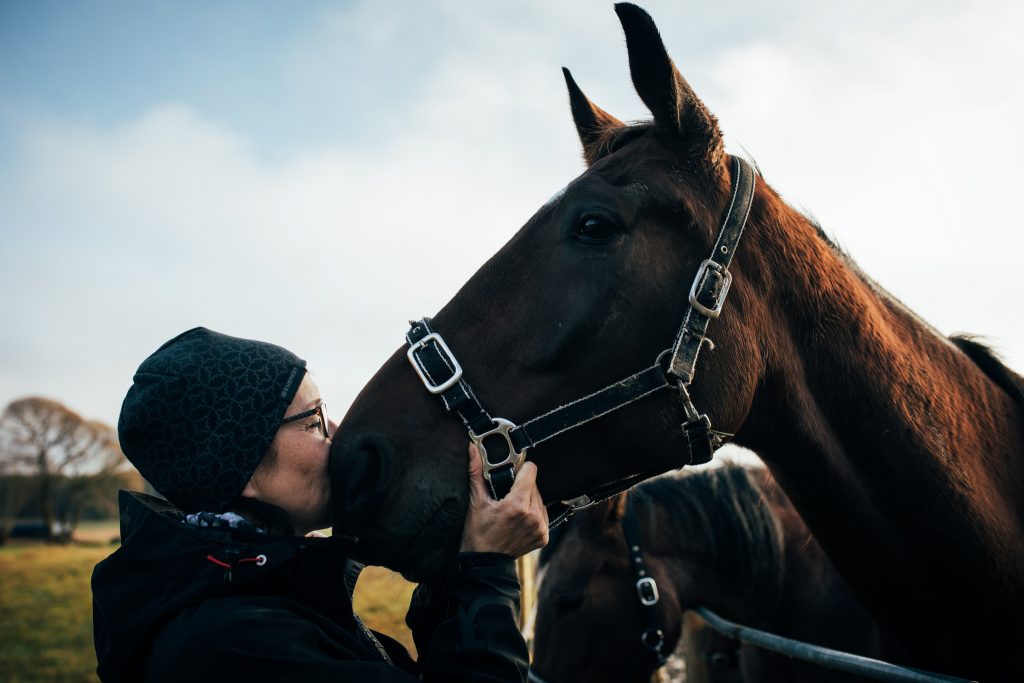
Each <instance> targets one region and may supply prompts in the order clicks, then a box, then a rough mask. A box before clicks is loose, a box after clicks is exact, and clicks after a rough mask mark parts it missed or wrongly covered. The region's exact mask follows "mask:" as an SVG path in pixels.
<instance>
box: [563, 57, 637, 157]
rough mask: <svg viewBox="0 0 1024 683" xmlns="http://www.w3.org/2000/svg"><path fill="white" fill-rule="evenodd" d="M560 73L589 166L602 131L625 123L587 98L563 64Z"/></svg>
mask: <svg viewBox="0 0 1024 683" xmlns="http://www.w3.org/2000/svg"><path fill="white" fill-rule="evenodd" d="M562 74H563V75H564V76H565V85H566V86H567V87H568V88H569V107H570V108H571V109H572V120H573V121H575V122H576V132H577V133H579V135H580V142H582V143H583V157H584V158H585V159H586V160H587V166H589V165H590V164H592V163H594V161H595V160H596V159H597V157H598V156H599V155H600V147H601V137H602V133H604V132H605V131H606V130H608V129H609V128H621V127H622V126H624V125H626V124H624V123H623V122H622V121H619V120H618V119H617V118H615V117H614V116H612V115H611V114H609V113H608V112H606V111H605V110H604V109H601V107H599V106H597V105H596V104H594V103H593V102H591V101H590V100H589V99H587V96H586V95H584V94H583V91H582V90H580V87H579V86H578V85H576V81H575V80H573V77H572V74H571V73H569V70H568V69H566V68H565V67H564V66H563V67H562Z"/></svg>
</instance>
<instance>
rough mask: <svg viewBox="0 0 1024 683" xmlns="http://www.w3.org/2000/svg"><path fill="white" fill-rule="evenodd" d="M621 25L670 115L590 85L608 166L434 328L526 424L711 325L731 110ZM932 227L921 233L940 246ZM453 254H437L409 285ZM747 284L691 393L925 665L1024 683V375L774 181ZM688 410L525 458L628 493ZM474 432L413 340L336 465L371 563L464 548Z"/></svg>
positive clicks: (747, 267) (360, 407) (424, 569)
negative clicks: (920, 307)
mask: <svg viewBox="0 0 1024 683" xmlns="http://www.w3.org/2000/svg"><path fill="white" fill-rule="evenodd" d="M616 12H617V14H618V16H619V19H620V20H621V22H622V25H623V28H624V30H625V34H626V43H627V49H628V53H629V62H630V71H631V74H632V78H633V83H634V85H635V87H636V89H637V92H638V93H639V95H640V97H641V99H642V100H643V101H644V102H645V104H646V105H647V106H648V108H649V109H650V110H651V112H652V113H653V115H654V118H653V121H652V122H648V123H641V124H635V125H626V124H623V123H621V122H620V121H618V120H617V119H615V118H614V117H613V116H611V115H610V114H608V113H606V112H605V111H603V110H601V109H600V108H598V107H597V106H595V105H593V104H592V103H591V102H590V101H589V100H588V99H587V98H586V97H585V96H584V95H583V93H582V92H581V91H580V90H579V88H578V87H577V86H576V85H575V83H574V82H573V80H572V79H571V77H570V76H569V75H568V72H566V79H567V82H568V84H569V92H570V103H571V107H572V112H573V117H574V119H575V121H576V124H577V128H578V131H579V135H580V139H581V140H582V142H583V148H584V156H585V158H586V161H587V163H588V168H587V170H586V171H585V172H584V173H583V174H582V175H581V176H580V177H578V178H577V179H576V180H574V181H573V182H572V183H570V184H569V186H568V187H566V188H565V190H564V191H562V192H561V193H559V194H558V195H556V196H555V197H554V198H553V199H552V200H551V201H549V202H548V203H547V204H545V205H544V206H543V207H541V208H540V210H539V211H538V212H537V213H536V214H535V215H534V216H533V217H532V218H531V219H530V220H529V221H528V222H527V223H526V225H525V226H523V227H522V228H521V229H520V230H519V231H518V232H517V233H516V234H515V235H514V236H513V237H512V239H511V240H510V241H509V242H508V243H507V244H506V245H505V246H504V247H503V248H502V249H501V250H499V251H498V253H496V254H495V255H494V256H493V257H492V258H491V259H490V260H489V261H488V262H487V263H485V264H484V265H483V266H482V267H481V268H480V270H479V271H477V273H476V274H475V275H474V276H473V277H472V278H471V279H470V280H469V281H468V282H467V283H466V284H465V285H464V286H463V288H462V289H461V290H460V291H459V292H458V293H457V294H456V296H455V297H454V298H453V299H452V300H451V301H450V302H449V303H448V304H446V305H445V306H444V308H443V309H442V310H441V311H440V312H439V313H438V314H437V315H436V317H435V318H434V320H433V323H432V324H433V328H434V329H435V330H437V331H439V332H440V333H441V334H442V335H443V337H444V339H445V340H446V341H447V342H448V345H449V346H450V347H451V349H452V351H453V353H454V354H455V355H456V356H457V357H458V359H459V361H461V363H462V365H463V367H464V368H465V377H466V378H468V379H469V381H471V383H472V386H473V389H474V391H475V395H476V397H477V398H479V400H480V401H481V402H482V403H483V404H484V405H485V406H488V407H489V408H490V409H491V410H494V411H495V412H496V414H498V415H501V416H502V417H504V418H508V419H509V420H511V421H513V422H517V423H522V422H523V421H525V420H527V419H529V418H532V417H533V416H535V415H538V414H540V413H544V412H545V411H546V410H548V409H550V408H553V407H556V406H561V405H564V404H567V403H570V402H572V401H574V400H575V399H577V398H578V397H580V396H581V395H584V394H588V393H590V392H592V391H595V390H596V389H599V388H601V387H604V386H606V385H609V384H610V383H613V382H616V381H617V380H620V379H621V378H623V377H625V376H628V375H631V374H632V373H635V372H637V371H638V370H641V369H643V368H646V367H649V366H651V365H652V364H653V363H655V359H656V358H659V355H660V354H661V352H662V351H663V350H664V349H665V348H666V347H669V346H671V345H672V344H673V340H674V339H675V338H676V335H677V331H678V329H679V324H680V320H682V319H683V317H684V316H685V315H688V314H687V311H688V310H693V309H692V307H691V306H690V305H689V304H688V291H689V289H690V285H691V282H692V281H693V280H694V277H695V273H698V269H700V272H702V273H705V274H706V272H705V271H704V269H702V268H701V263H702V261H703V260H705V259H707V258H708V255H709V253H710V252H711V249H712V245H713V244H714V243H715V240H716V235H717V234H718V232H719V228H720V226H722V225H723V221H724V220H725V216H726V213H727V212H728V209H729V207H730V206H731V205H732V204H731V202H732V184H733V181H734V180H736V178H734V177H733V176H734V175H735V173H736V169H739V168H740V166H739V165H735V164H732V163H731V161H730V158H729V157H728V156H727V155H726V154H725V152H724V151H723V142H722V136H721V133H720V131H719V127H718V123H717V120H716V119H715V117H714V116H713V115H712V114H711V113H710V111H709V110H708V109H707V107H706V106H705V105H704V104H703V103H702V102H701V101H700V99H698V97H697V96H696V94H695V93H694V92H693V91H692V89H691V88H690V86H689V85H688V84H687V82H686V81H685V79H684V78H683V77H682V76H681V75H680V73H679V72H678V71H677V69H676V67H675V65H674V64H673V63H672V61H671V60H670V58H669V57H668V55H667V53H666V51H665V48H664V45H663V44H662V41H661V38H660V35H659V34H658V31H657V28H656V27H655V25H654V23H653V21H652V20H651V18H650V17H649V16H648V15H647V14H646V13H645V12H643V10H641V9H639V8H637V7H635V6H633V5H628V4H621V5H617V6H616ZM825 161H826V160H823V162H825ZM822 172H823V173H827V172H828V171H827V164H826V163H823V170H822ZM851 191H854V190H853V189H852V188H851ZM907 201H927V198H926V197H912V196H908V197H907ZM497 218H498V217H495V216H486V215H484V216H481V217H480V220H481V221H493V220H497ZM926 228H927V226H917V227H916V228H913V229H917V230H920V231H921V234H922V244H925V245H926V244H927V241H928V239H931V237H930V236H929V235H928V233H927V232H926ZM908 229H912V228H910V227H908ZM966 238H967V234H965V235H964V239H966ZM444 258H445V245H444V244H438V245H437V249H436V250H434V251H433V252H432V253H430V254H424V255H423V264H424V269H423V272H421V273H411V274H410V278H417V277H429V272H430V269H431V268H437V267H443V265H444ZM906 258H907V260H908V261H910V260H912V259H914V258H917V255H915V254H907V255H906ZM728 270H729V271H731V274H732V288H731V291H730V292H729V299H728V302H727V304H726V306H725V309H724V311H723V312H722V313H721V317H720V318H718V319H717V320H714V322H713V324H712V325H711V327H710V334H711V336H712V337H713V339H714V346H713V347H712V346H711V345H710V344H708V343H703V346H704V351H703V352H702V353H701V355H700V361H701V364H700V366H699V368H698V372H697V374H696V377H695V378H694V380H693V381H692V383H690V384H689V385H688V389H689V395H690V396H691V397H692V400H693V404H694V405H695V406H697V407H698V409H699V410H700V411H702V413H705V414H706V415H707V416H708V417H709V418H710V420H711V423H712V424H713V425H714V426H715V428H717V429H719V430H722V431H725V432H730V433H733V434H735V441H736V443H738V444H740V445H743V446H747V447H749V448H751V449H752V450H754V451H756V452H758V453H759V454H761V456H762V457H763V458H764V460H765V462H766V463H767V465H768V467H769V468H770V469H771V471H772V474H773V476H774V477H775V479H776V480H777V481H778V482H779V484H780V485H781V486H782V488H783V489H784V490H785V491H786V493H787V495H788V496H789V497H790V499H791V500H792V501H793V504H794V506H795V507H796V509H797V510H799V511H800V514H801V516H802V517H803V518H804V520H805V522H806V523H807V525H808V527H809V528H810V529H811V531H812V532H813V533H814V536H815V538H817V539H818V542H819V543H820V544H821V546H822V548H824V550H825V552H826V553H827V554H828V556H829V558H830V559H831V561H832V563H833V564H834V565H835V566H836V568H837V569H838V570H839V571H840V572H841V574H842V575H843V576H844V577H845V578H846V579H847V581H848V582H849V583H850V585H851V586H852V587H853V588H854V590H855V591H856V592H857V593H858V595H859V596H860V598H861V600H862V602H863V603H864V604H865V605H866V606H867V607H868V609H869V610H870V612H871V613H872V615H873V616H874V617H875V619H876V621H877V622H878V623H879V624H880V626H881V627H882V628H883V630H884V631H885V632H886V634H887V635H888V636H890V637H892V638H893V639H894V640H895V641H896V642H898V643H900V644H901V645H902V647H903V648H904V649H905V650H906V651H907V652H908V653H910V658H909V662H910V663H913V664H917V665H919V666H921V667H922V668H926V669H930V670H934V671H939V672H942V673H950V674H959V675H965V676H974V677H978V678H982V679H985V680H994V679H1016V680H1020V679H1021V678H1022V677H1024V648H1022V647H1021V643H1022V642H1024V420H1022V419H1021V418H1022V411H1021V403H1022V391H1021V388H1020V387H1021V386H1022V384H1021V379H1020V378H1019V377H1017V376H1015V375H1013V374H1012V373H1010V372H1009V371H1008V370H1006V369H1005V368H1004V367H1003V366H1002V365H1000V364H999V363H998V361H996V360H995V359H993V358H992V357H991V356H990V355H989V354H988V353H987V352H986V351H985V350H984V349H982V348H974V349H973V351H972V354H967V353H964V351H962V350H961V349H960V348H958V347H957V346H956V345H954V344H952V343H950V342H949V341H948V340H947V339H945V338H944V337H942V336H941V335H939V334H937V333H936V331H935V330H933V329H932V328H931V327H929V326H928V325H927V324H926V323H924V322H923V321H922V320H921V319H919V318H918V317H917V316H916V315H914V314H913V313H912V312H911V311H909V310H907V309H906V308H905V307H904V306H903V305H902V304H901V303H900V302H899V301H897V300H896V299H894V298H893V297H892V296H890V295H888V294H887V293H886V292H884V291H883V290H882V289H881V288H879V287H878V286H877V285H876V284H875V283H874V282H872V281H871V280H870V279H869V278H868V277H867V276H866V275H864V274H863V273H862V272H861V271H860V270H859V269H858V268H857V267H856V265H855V264H854V263H853V262H852V261H851V259H850V258H849V257H848V256H847V255H845V254H844V253H842V252H841V251H840V250H839V249H837V248H836V247H835V245H834V244H832V243H831V242H830V241H829V240H828V239H827V237H826V236H825V235H824V233H823V232H822V230H821V229H819V227H818V226H817V225H815V224H814V223H813V222H812V221H810V220H809V219H808V218H807V217H806V216H804V215H802V214H801V213H799V212H798V211H796V210H794V209H793V208H791V207H789V206H787V205H786V204H785V202H783V201H782V199H781V198H780V197H779V195H778V194H777V193H776V192H775V191H774V190H773V189H772V188H771V187H770V186H769V185H768V184H767V183H766V182H763V181H761V180H760V179H759V180H758V182H757V183H756V189H755V191H754V194H753V197H752V203H751V209H750V213H749V219H748V220H747V223H746V230H745V233H744V235H743V241H742V242H741V243H740V244H739V247H738V249H737V250H735V259H734V260H733V261H732V264H731V266H730V267H729V269H728ZM964 284H965V286H976V287H977V289H978V295H979V296H983V295H984V296H992V295H993V293H992V292H991V291H989V290H988V288H986V287H985V285H984V283H974V284H972V283H964ZM705 303H707V302H705ZM690 341H692V338H690ZM976 361H980V362H976ZM683 419H684V415H683V411H682V410H681V409H680V400H679V396H677V395H675V393H674V392H673V391H656V392H654V393H652V394H651V395H650V396H648V397H646V398H643V399H641V400H638V401H636V402H633V403H631V404H630V405H628V406H626V407H623V408H621V409H620V410H617V411H615V412H613V413H611V414H610V415H607V416H605V417H602V418H600V419H597V420H594V421H593V422H590V423H588V424H587V425H586V426H584V427H583V428H580V429H575V430H571V431H568V432H565V433H564V434H562V435H560V436H556V437H555V438H552V439H551V440H549V441H547V442H545V443H543V444H541V445H539V446H537V447H535V448H531V449H530V450H529V451H528V453H527V456H528V457H529V458H531V459H532V460H534V461H536V462H537V464H538V467H539V469H540V487H541V492H542V494H543V495H544V498H545V500H547V501H558V500H565V499H571V498H574V497H576V496H579V495H580V494H584V493H593V492H595V491H604V492H614V491H615V490H617V489H621V488H622V487H624V486H628V485H630V484H631V483H635V482H636V481H638V480H640V479H642V478H644V477H647V476H651V475H653V474H656V473H660V472H665V471H668V470H670V469H674V468H678V467H679V466H680V465H681V464H684V463H686V462H688V461H689V458H688V457H685V456H683V455H681V454H684V453H686V452H687V448H688V441H687V439H686V438H685V437H684V436H683V434H682V432H681V430H680V428H679V423H680V422H681V421H682V420H683ZM685 419H688V421H689V419H690V413H689V412H687V414H686V418H685ZM466 439H467V437H466V431H465V429H464V428H463V427H462V426H461V425H460V424H459V421H458V420H457V419H455V418H454V417H452V416H451V415H448V414H447V413H446V412H445V410H444V408H443V406H442V405H441V402H440V401H438V400H437V398H436V397H434V396H432V395H431V394H430V393H428V392H427V391H425V390H424V386H423V382H422V381H421V380H420V378H419V377H417V375H416V373H415V372H414V371H413V369H412V368H411V367H410V366H409V363H408V361H407V358H406V348H404V347H403V348H401V349H399V350H398V351H397V352H396V353H395V354H394V356H392V357H391V358H390V359H389V360H388V361H387V362H385V364H384V365H383V367H382V368H381V369H380V370H379V371H378V373H377V374H376V375H375V376H374V378H373V379H372V380H371V381H370V383H369V384H368V385H367V386H366V387H365V388H364V390H363V392H362V393H361V394H360V395H359V397H357V399H356V401H355V402H354V404H353V405H352V407H351V409H350V410H349V413H348V415H347V416H346V418H345V420H344V424H343V425H342V426H341V429H340V431H339V434H338V436H337V438H336V440H335V442H334V448H333V452H332V472H333V473H334V475H335V482H336V486H335V490H336V491H337V492H338V495H337V496H336V500H338V501H339V505H338V507H337V510H336V523H337V524H338V525H339V527H343V528H346V529H347V530H348V531H350V532H351V533H354V534H355V535H358V536H359V537H360V538H361V539H362V540H361V541H360V546H359V547H360V552H361V553H362V555H363V557H364V558H365V559H367V560H368V561H370V562H374V563H380V564H386V565H388V566H390V567H393V568H395V569H398V570H400V571H403V572H404V573H405V574H406V575H407V576H409V577H419V576H423V575H425V574H427V573H429V572H431V571H434V570H436V569H437V568H438V567H439V566H440V565H441V564H442V563H443V562H444V561H445V560H446V558H448V557H450V556H451V555H452V553H454V551H455V550H456V549H457V548H458V535H459V532H460V530H461V526H462V518H463V515H464V512H465V509H466V491H467V486H466V473H465V470H466V467H465V459H466ZM623 454H629V455H628V456H623Z"/></svg>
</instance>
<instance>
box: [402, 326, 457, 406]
mask: <svg viewBox="0 0 1024 683" xmlns="http://www.w3.org/2000/svg"><path fill="white" fill-rule="evenodd" d="M431 341H434V342H437V346H438V348H439V349H440V350H441V352H442V357H443V358H444V360H445V361H446V362H448V364H449V365H450V366H451V367H453V368H455V370H454V371H453V374H452V376H451V377H450V378H448V379H446V380H445V381H443V382H441V383H440V384H434V381H433V380H432V379H430V378H429V377H427V373H426V372H424V370H423V368H422V367H421V366H420V364H419V361H418V360H417V358H416V352H417V351H419V350H420V349H424V348H426V346H427V344H429V343H430V342H431ZM405 356H406V358H408V359H409V363H410V364H411V365H412V367H413V369H414V370H415V371H416V374H417V375H419V376H420V380H422V381H423V386H425V387H426V388H427V391H429V392H430V393H432V394H443V393H444V392H446V391H448V390H449V389H451V388H452V387H453V386H455V385H456V384H457V383H458V381H459V380H460V379H462V366H461V365H459V361H457V360H455V356H454V355H453V354H452V350H451V349H449V348H448V345H447V344H445V343H444V339H442V338H441V335H439V334H438V333H437V332H431V333H430V334H428V335H427V336H426V337H424V338H423V339H420V340H419V341H418V342H416V343H415V344H411V345H410V346H409V350H408V351H406V352H405Z"/></svg>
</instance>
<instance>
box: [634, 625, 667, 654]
mask: <svg viewBox="0 0 1024 683" xmlns="http://www.w3.org/2000/svg"><path fill="white" fill-rule="evenodd" d="M640 642H641V643H643V644H644V645H645V646H646V647H648V648H650V649H651V650H653V651H654V652H657V653H659V654H660V653H661V646H662V645H664V644H665V632H664V631H662V630H661V629H660V628H649V629H647V630H646V631H644V632H643V633H642V634H641V635H640Z"/></svg>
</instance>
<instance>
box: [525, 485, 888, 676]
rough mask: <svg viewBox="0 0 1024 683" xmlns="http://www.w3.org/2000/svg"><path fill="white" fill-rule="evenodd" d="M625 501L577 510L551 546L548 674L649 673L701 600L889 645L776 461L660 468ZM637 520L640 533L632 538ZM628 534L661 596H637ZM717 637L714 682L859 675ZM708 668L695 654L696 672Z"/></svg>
mask: <svg viewBox="0 0 1024 683" xmlns="http://www.w3.org/2000/svg"><path fill="white" fill-rule="evenodd" d="M628 497H629V501H628V506H627V494H621V495H620V496H618V497H616V498H613V499H611V500H609V501H607V502H606V503H604V504H602V505H600V506H595V507H594V508H591V509H589V510H587V511H586V512H584V513H581V514H579V515H577V517H576V518H575V519H573V520H572V521H570V522H569V523H568V524H565V525H564V526H562V527H560V528H559V529H557V530H556V531H554V532H553V533H552V538H551V543H550V544H549V545H548V547H547V548H545V549H544V551H543V552H542V553H541V564H540V567H541V569H540V575H541V576H542V577H543V578H542V580H541V582H540V593H539V596H538V610H537V621H536V624H537V626H536V632H535V635H534V661H533V666H532V667H531V672H532V673H534V674H536V676H537V677H539V678H540V679H543V680H544V681H545V682H546V683H564V682H567V681H589V682H590V683H600V682H602V681H608V682H609V683H613V682H614V683H625V682H626V681H637V682H642V681H648V680H649V679H650V677H651V674H652V672H653V670H654V669H655V668H656V667H657V665H658V664H659V663H660V660H661V659H662V657H663V656H664V655H665V654H667V653H669V652H672V651H674V650H675V649H676V645H677V643H678V641H679V639H680V637H681V636H682V635H684V634H683V612H684V611H686V610H689V609H693V608H695V607H707V608H708V609H710V610H712V611H714V612H716V613H717V614H720V615H722V616H723V617H725V618H726V619H729V620H732V621H737V622H740V623H742V624H745V625H748V626H753V627H755V628H760V629H763V630H767V631H770V632H772V633H777V634H780V635H784V636H787V637H790V638H796V639H798V640H803V641H807V642H812V643H815V644H818V645H823V646H826V647H831V648H834V649H838V650H843V651H846V652H853V653H856V654H859V655H863V656H866V657H877V656H878V655H879V645H878V638H877V629H876V627H875V624H874V622H873V621H872V620H871V618H870V617H869V616H868V614H867V612H866V611H865V609H864V607H863V606H862V605H861V604H860V603H859V602H858V600H857V598H856V597H855V596H854V595H853V593H852V591H851V590H850V588H849V586H847V584H846V582H845V581H843V580H842V578H840V576H839V575H838V573H837V572H836V571H835V570H834V569H833V568H832V565H831V564H830V563H829V561H828V559H827V558H826V557H825V554H824V553H823V552H822V550H821V548H820V547H819V546H818V544H817V543H816V542H815V541H814V539H813V538H812V537H811V534H810V532H809V531H808V530H807V527H806V526H805V525H804V523H803V521H802V520H801V519H800V516H799V515H798V514H797V513H796V511H795V510H794V509H793V506H792V504H791V503H790V502H789V500H788V499H787V498H786V496H785V494H783V493H782V491H781V490H780V489H779V487H778V485H777V484H776V483H775V482H774V481H773V480H772V479H771V476H770V475H769V474H768V472H767V471H766V470H765V469H763V468H746V467H737V466H732V465H730V466H727V467H724V468H717V469H710V470H708V469H705V470H700V471H695V472H693V473H690V474H687V475H684V476H679V477H662V478H659V479H655V480H653V481H650V482H647V483H645V484H642V485H641V486H639V487H637V488H635V489H634V490H633V491H631V492H630V493H629V494H628ZM628 516H634V517H635V520H636V521H635V522H634V523H633V527H632V528H633V529H635V530H636V532H638V533H636V532H634V533H630V543H629V544H627V536H626V533H625V532H624V527H625V525H626V523H627V521H629V520H628V519H627V517H628ZM633 536H637V537H636V538H633ZM631 544H636V546H638V547H639V548H640V549H639V550H638V551H636V552H637V553H640V554H641V555H642V565H643V567H644V570H645V572H646V575H647V576H649V577H651V578H653V579H654V580H655V581H656V587H657V595H658V599H657V602H656V603H655V604H654V605H651V606H647V607H645V606H644V605H643V604H641V602H640V596H639V593H638V589H637V587H636V585H635V584H636V581H637V578H636V576H635V574H636V572H635V570H634V567H633V565H634V561H633V555H634V554H635V553H634V552H633V551H631V549H630V547H627V546H628V545H631ZM650 628H660V629H661V630H662V631H663V632H664V643H663V644H662V645H661V647H660V648H658V651H657V653H653V652H652V647H650V646H651V645H656V642H650V643H648V644H645V643H644V642H642V636H643V635H645V634H646V631H647V629H650ZM719 644H720V645H721V644H730V645H731V646H729V647H726V648H724V649H722V650H715V651H714V652H712V653H701V654H702V655H704V656H705V657H706V658H707V659H710V661H709V662H708V664H710V666H709V667H708V672H709V674H710V676H709V678H712V679H713V680H732V679H736V680H744V681H819V680H852V679H853V677H851V676H848V675H845V674H836V673H834V672H830V671H828V670H827V669H824V668H822V667H820V666H817V665H813V664H805V663H802V662H798V661H796V660H792V659H789V658H786V657H782V656H779V655H775V654H773V653H769V652H766V651H764V650H760V649H759V648H756V647H749V646H740V645H739V644H738V643H737V642H736V641H733V640H731V639H724V641H723V640H722V639H719ZM708 654H710V655H712V657H707V655H708ZM654 655H657V656H654ZM699 664H700V662H691V661H688V662H687V671H691V670H693V669H694V668H696V666H697V665H699ZM858 680H859V679H858Z"/></svg>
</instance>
